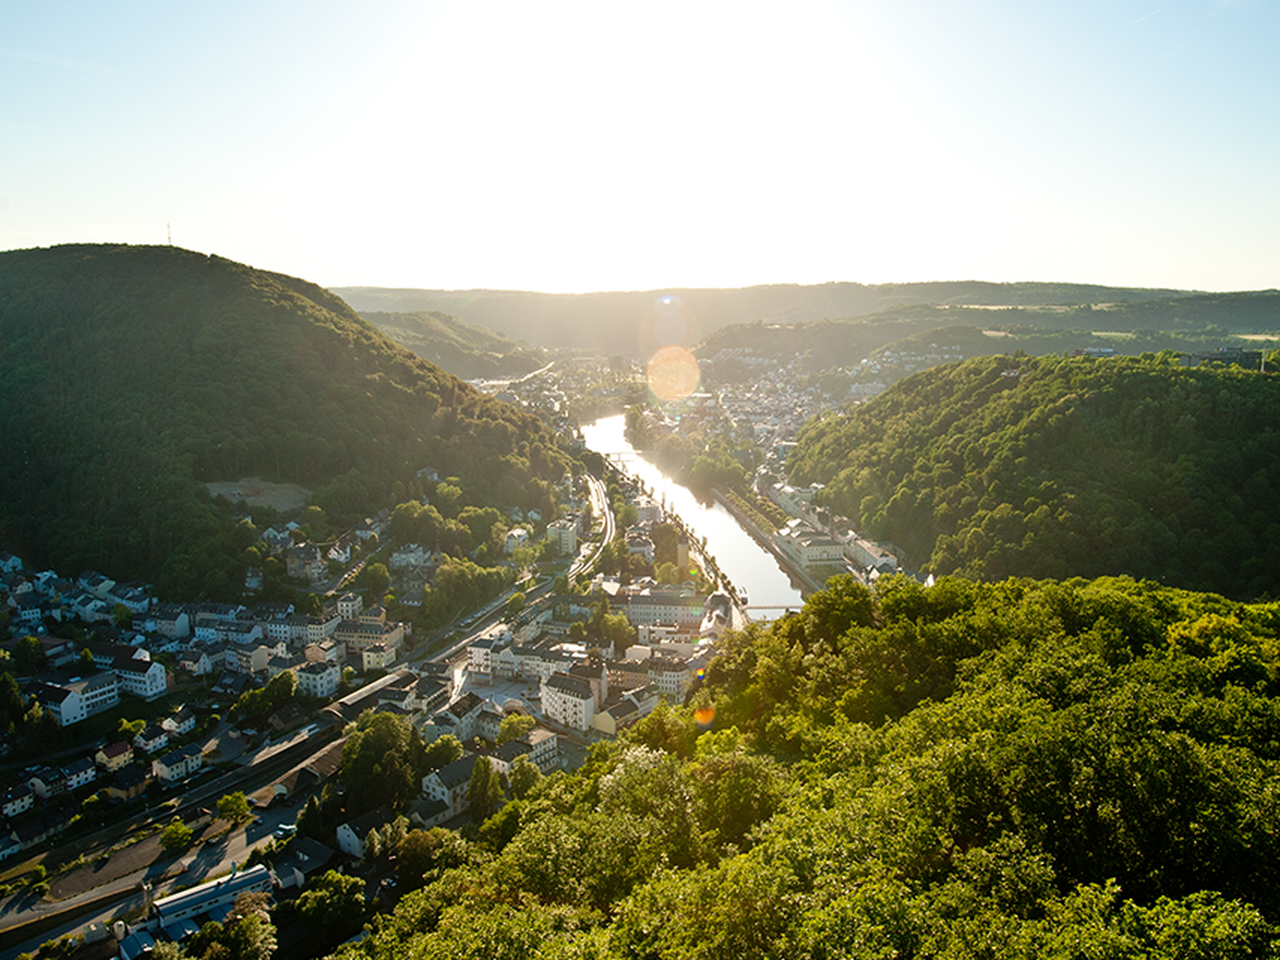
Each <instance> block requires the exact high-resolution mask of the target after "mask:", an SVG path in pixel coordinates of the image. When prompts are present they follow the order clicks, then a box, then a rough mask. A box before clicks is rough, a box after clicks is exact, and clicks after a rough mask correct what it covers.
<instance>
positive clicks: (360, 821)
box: [338, 807, 392, 860]
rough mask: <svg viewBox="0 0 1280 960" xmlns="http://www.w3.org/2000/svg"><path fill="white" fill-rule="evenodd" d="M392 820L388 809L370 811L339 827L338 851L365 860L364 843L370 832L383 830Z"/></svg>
mask: <svg viewBox="0 0 1280 960" xmlns="http://www.w3.org/2000/svg"><path fill="white" fill-rule="evenodd" d="M391 819H392V816H391V811H390V810H388V809H387V808H386V807H379V808H378V809H377V810H370V811H369V812H368V813H366V814H362V815H361V816H358V817H356V818H354V819H352V820H348V821H347V822H346V823H344V824H341V825H340V826H339V827H338V849H339V850H341V851H342V852H343V853H345V854H348V855H349V856H352V857H358V858H359V859H361V860H363V859H364V842H365V840H366V839H367V838H368V836H369V831H370V830H381V829H382V826H383V824H385V823H388V822H389V821H390V820H391Z"/></svg>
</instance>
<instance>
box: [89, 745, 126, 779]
mask: <svg viewBox="0 0 1280 960" xmlns="http://www.w3.org/2000/svg"><path fill="white" fill-rule="evenodd" d="M93 760H94V762H95V763H96V764H97V765H98V766H100V767H102V769H103V771H104V772H106V773H115V772H116V771H117V770H120V769H122V768H124V767H125V766H126V765H128V764H130V763H132V762H133V746H132V745H131V744H129V743H128V742H126V741H124V740H119V741H117V742H115V743H109V744H107V745H106V746H105V747H100V748H99V749H98V752H97V753H96V754H94V756H93Z"/></svg>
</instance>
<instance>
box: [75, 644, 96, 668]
mask: <svg viewBox="0 0 1280 960" xmlns="http://www.w3.org/2000/svg"><path fill="white" fill-rule="evenodd" d="M78 664H79V667H80V670H81V671H83V672H84V673H92V672H93V671H94V670H97V669H98V663H97V661H96V660H94V659H93V653H92V652H90V650H89V648H88V647H85V648H84V649H83V650H81V651H80V658H79V660H78Z"/></svg>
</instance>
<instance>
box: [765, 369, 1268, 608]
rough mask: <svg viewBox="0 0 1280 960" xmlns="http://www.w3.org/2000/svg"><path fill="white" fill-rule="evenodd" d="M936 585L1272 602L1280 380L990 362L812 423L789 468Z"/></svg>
mask: <svg viewBox="0 0 1280 960" xmlns="http://www.w3.org/2000/svg"><path fill="white" fill-rule="evenodd" d="M789 469H790V471H791V475H792V478H793V479H794V480H796V481H798V482H800V483H809V482H812V481H820V482H822V483H825V484H826V485H827V487H826V490H825V491H823V494H822V499H823V501H824V502H825V503H827V504H829V505H830V506H831V507H832V508H833V509H835V510H836V511H838V512H840V513H842V514H845V515H846V516H848V517H849V518H850V519H851V520H852V521H853V522H854V524H855V526H857V527H858V529H859V530H860V531H863V532H865V533H866V534H869V535H870V536H871V537H873V538H876V539H888V540H891V541H893V542H894V543H896V544H898V545H899V546H901V547H903V548H904V549H906V550H907V551H908V554H909V555H910V556H911V557H912V558H914V559H915V560H916V561H918V562H920V563H922V564H923V565H924V566H925V567H927V569H929V570H931V571H933V572H935V573H939V574H945V573H962V574H965V575H970V576H976V577H985V578H992V579H994V578H1000V577H1005V576H1011V575H1027V576H1056V577H1065V576H1074V575H1081V576H1100V575H1104V574H1113V573H1123V574H1130V575H1132V576H1137V577H1151V578H1159V579H1161V580H1163V581H1164V582H1167V583H1170V584H1176V585H1180V586H1185V587H1190V588H1194V589H1211V590H1215V591H1217V592H1221V593H1224V594H1227V595H1230V596H1245V597H1254V596H1259V595H1261V594H1263V593H1264V592H1271V593H1276V592H1280V522H1277V509H1278V508H1280V499H1277V494H1276V491H1277V489H1280V380H1277V379H1275V378H1274V377H1272V376H1270V375H1269V374H1260V373H1257V372H1246V371H1241V370H1239V369H1237V368H1222V367H1198V368H1181V367H1179V366H1178V365H1177V362H1176V360H1174V359H1173V358H1171V357H1167V356H1161V357H1148V358H1145V359H1144V358H1118V359H1110V360H1092V359H1088V358H1074V359H1064V358H1061V357H1041V358H1026V357H1023V358H1015V357H983V358H975V359H973V360H969V361H965V362H963V363H960V364H954V365H950V366H945V367H936V368H933V369H931V370H927V371H925V372H923V373H920V374H917V375H915V376H912V377H909V378H907V379H905V380H902V381H900V382H899V383H898V384H896V385H895V386H894V387H893V388H891V389H890V390H888V391H887V392H886V393H884V394H883V395H881V396H880V397H877V398H876V399H875V400H873V401H872V402H870V403H867V404H864V405H862V406H859V407H855V408H852V409H850V410H849V411H847V412H846V413H842V414H831V415H828V416H826V417H823V418H821V419H819V420H815V421H813V422H811V423H809V424H808V425H806V427H805V428H804V429H803V430H802V431H801V433H800V436H799V443H798V446H797V447H796V449H795V451H794V452H793V454H792V457H791V460H790V462H789Z"/></svg>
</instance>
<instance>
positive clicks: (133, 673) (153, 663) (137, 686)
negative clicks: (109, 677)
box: [110, 657, 168, 700]
mask: <svg viewBox="0 0 1280 960" xmlns="http://www.w3.org/2000/svg"><path fill="white" fill-rule="evenodd" d="M110 669H111V672H112V673H114V674H115V675H116V679H117V680H119V681H120V689H121V690H123V691H124V692H125V693H130V694H132V695H133V696H135V697H140V698H142V699H143V700H154V699H155V698H156V697H159V696H162V695H163V694H164V692H165V690H166V689H167V688H168V676H167V675H166V673H165V669H164V664H163V663H160V662H159V661H157V660H139V659H136V658H129V659H125V658H124V657H116V659H115V660H114V661H113V662H112V664H111V668H110Z"/></svg>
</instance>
